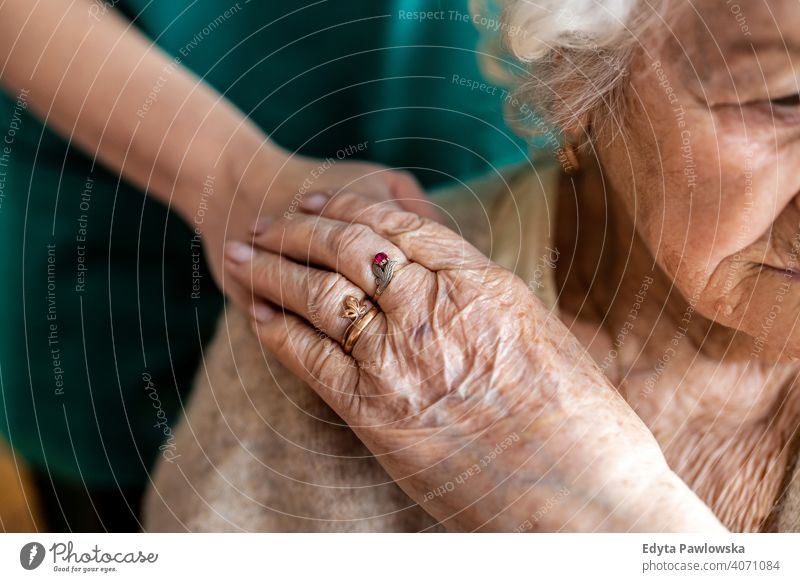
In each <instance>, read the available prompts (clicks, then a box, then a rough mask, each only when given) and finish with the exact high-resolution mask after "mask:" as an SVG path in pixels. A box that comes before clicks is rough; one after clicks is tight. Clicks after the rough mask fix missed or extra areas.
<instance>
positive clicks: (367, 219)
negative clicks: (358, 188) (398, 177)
mask: <svg viewBox="0 0 800 582" xmlns="http://www.w3.org/2000/svg"><path fill="white" fill-rule="evenodd" d="M301 207H302V208H303V210H304V211H305V212H308V213H314V214H318V215H320V216H324V217H326V218H332V219H334V220H339V221H342V222H346V223H353V222H356V223H360V224H364V225H366V226H369V227H370V228H371V229H372V230H374V231H375V232H376V233H378V234H379V235H380V236H382V237H384V238H385V239H387V240H389V241H390V242H392V243H393V244H394V245H395V246H397V247H398V248H399V249H400V250H401V251H403V253H404V254H405V255H406V257H407V258H408V259H409V260H410V261H413V262H415V263H419V264H420V265H422V266H423V267H425V268H427V269H429V270H431V271H444V270H450V269H463V268H469V269H481V268H486V267H487V266H489V264H491V261H490V259H489V258H488V257H486V255H484V254H483V253H481V252H480V251H479V250H478V249H476V248H475V247H474V246H472V245H471V244H470V243H468V242H467V241H466V240H465V239H464V238H463V237H461V236H459V235H458V234H457V233H455V232H453V231H452V230H450V229H449V228H447V227H446V226H444V225H441V224H439V223H437V222H434V221H433V220H431V219H429V218H425V217H422V216H419V215H418V214H414V213H413V212H407V211H404V210H402V209H400V207H399V206H398V205H397V204H396V203H395V202H392V201H387V202H375V201H371V200H366V199H364V197H363V196H360V195H358V194H354V193H352V192H339V193H335V194H333V193H318V194H314V195H313V196H309V197H308V198H305V199H304V200H303V202H302V203H301Z"/></svg>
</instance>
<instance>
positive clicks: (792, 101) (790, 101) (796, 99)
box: [770, 93, 800, 107]
mask: <svg viewBox="0 0 800 582" xmlns="http://www.w3.org/2000/svg"><path fill="white" fill-rule="evenodd" d="M770 103H771V104H772V105H777V106H778V107H797V106H798V105H800V93H795V94H794V95H787V96H786V97H780V98H778V99H771V100H770Z"/></svg>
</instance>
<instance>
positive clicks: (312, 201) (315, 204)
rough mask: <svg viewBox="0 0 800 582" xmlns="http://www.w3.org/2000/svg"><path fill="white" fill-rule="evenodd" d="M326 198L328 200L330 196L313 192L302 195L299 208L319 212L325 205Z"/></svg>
mask: <svg viewBox="0 0 800 582" xmlns="http://www.w3.org/2000/svg"><path fill="white" fill-rule="evenodd" d="M328 200H330V196H327V195H325V194H322V193H319V192H315V193H314V194H309V195H308V196H304V197H303V200H302V202H300V208H302V209H303V210H308V211H309V212H319V211H320V210H322V209H323V208H324V207H325V205H326V204H327V203H328Z"/></svg>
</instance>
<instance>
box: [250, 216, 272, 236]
mask: <svg viewBox="0 0 800 582" xmlns="http://www.w3.org/2000/svg"><path fill="white" fill-rule="evenodd" d="M273 222H275V217H274V216H264V217H262V218H259V219H258V220H257V221H256V222H255V224H253V226H252V227H251V228H250V234H252V235H253V236H258V235H260V234H264V233H265V232H267V228H269V225H270V224H272V223H273Z"/></svg>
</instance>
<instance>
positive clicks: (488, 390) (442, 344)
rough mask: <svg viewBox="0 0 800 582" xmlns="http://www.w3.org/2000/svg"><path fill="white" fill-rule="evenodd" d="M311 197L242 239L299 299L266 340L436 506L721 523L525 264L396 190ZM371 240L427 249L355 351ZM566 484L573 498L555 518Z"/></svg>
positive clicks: (466, 516)
mask: <svg viewBox="0 0 800 582" xmlns="http://www.w3.org/2000/svg"><path fill="white" fill-rule="evenodd" d="M304 208H305V210H307V211H315V210H316V211H319V212H320V213H321V217H316V216H312V215H309V214H303V213H299V214H296V215H294V216H292V217H291V218H289V219H284V220H281V221H277V222H276V221H266V222H262V223H261V224H260V225H259V227H258V228H257V229H256V231H257V234H256V237H255V247H256V248H257V249H258V250H257V251H255V252H254V251H253V250H252V249H250V248H249V247H248V246H246V245H231V246H230V247H229V250H228V259H229V273H230V274H231V275H232V276H233V277H234V278H236V279H237V280H239V281H240V283H241V284H242V285H245V286H252V288H253V290H254V292H255V293H256V294H257V295H258V296H259V297H262V298H264V299H266V300H268V301H269V302H271V303H272V304H278V305H282V307H283V308H284V310H285V311H276V310H275V309H273V308H272V307H269V306H267V305H266V304H261V305H260V308H259V309H258V310H257V311H256V313H254V315H255V317H256V324H255V329H256V331H257V333H258V336H259V338H260V340H261V342H262V345H263V346H264V347H265V348H266V349H267V350H269V351H270V352H272V353H273V354H274V355H276V357H277V358H278V359H279V360H280V361H281V362H282V363H284V364H285V365H286V366H287V367H289V368H290V369H291V370H292V371H294V372H295V373H296V374H298V375H299V376H300V377H301V378H302V379H304V380H305V381H306V382H308V383H309V385H310V386H312V387H313V388H314V389H315V390H316V391H317V392H318V393H319V394H320V395H321V396H322V397H323V399H324V400H325V401H326V402H327V403H328V404H329V405H330V406H331V407H332V408H333V409H334V411H335V412H336V413H337V414H339V415H340V416H341V417H342V418H343V420H344V421H345V422H347V424H348V425H349V426H350V427H352V428H353V430H354V431H355V432H356V434H357V435H358V436H359V438H360V439H361V440H362V441H363V442H364V443H365V444H366V445H367V447H368V448H369V449H370V450H371V451H372V452H373V454H375V455H376V457H377V459H378V461H379V462H380V463H381V464H382V465H383V466H384V468H385V469H386V470H387V472H388V473H389V474H390V475H391V476H392V478H393V479H394V480H395V481H396V482H397V483H398V484H399V485H400V486H401V487H402V488H403V489H404V490H405V491H406V492H407V493H408V494H409V495H410V496H411V497H412V498H413V499H415V500H416V501H417V502H419V503H420V504H421V505H422V507H423V508H424V509H425V510H426V511H428V512H429V513H431V514H432V515H433V516H434V517H436V518H437V519H438V520H440V521H441V522H443V523H444V524H445V525H446V526H447V527H449V528H451V529H457V530H464V529H466V530H473V529H488V530H502V531H509V530H514V529H522V530H526V529H533V528H535V529H542V530H559V529H564V530H592V529H615V530H628V529H634V530H636V529H643V530H649V531H653V530H658V531H661V530H666V531H685V530H698V531H715V530H721V529H722V527H721V525H720V524H719V522H718V521H717V520H716V518H715V517H714V516H713V514H712V513H711V512H710V510H709V509H708V508H707V507H706V506H705V505H704V504H703V503H702V502H701V501H700V500H699V499H697V497H696V496H695V495H694V494H693V493H691V491H690V490H689V489H688V487H686V486H685V484H683V482H681V481H680V479H678V478H677V477H676V476H675V474H674V473H672V471H670V470H669V468H668V467H667V465H666V462H665V461H664V458H663V456H662V454H661V452H660V450H659V448H658V445H657V443H656V442H655V439H653V437H652V435H651V433H650V432H649V431H648V430H647V428H646V427H645V426H644V425H643V424H642V423H641V421H640V420H639V419H638V418H637V417H636V415H635V414H634V413H633V411H632V410H631V409H630V408H629V407H628V406H627V405H626V404H625V402H624V401H623V400H622V398H620V397H619V395H618V394H617V393H616V391H615V390H614V389H613V388H612V387H611V386H610V385H609V383H608V382H607V381H606V379H605V378H604V377H603V376H602V374H601V373H600V371H599V370H598V369H597V367H596V366H595V365H594V364H593V363H592V362H591V360H590V359H589V358H588V357H587V356H586V354H585V350H584V349H583V348H582V347H581V346H580V345H579V344H578V342H577V341H576V340H575V339H574V338H573V337H572V336H571V335H570V334H569V333H568V332H567V330H566V329H565V328H564V326H563V325H561V323H560V322H559V321H558V320H557V319H556V318H554V317H553V316H552V315H550V313H549V312H548V310H546V309H545V308H544V307H543V306H542V305H541V304H540V303H539V302H538V300H537V299H536V298H535V297H534V296H533V295H532V294H531V292H530V290H529V289H528V288H527V286H526V285H525V283H524V282H523V281H522V280H520V279H519V278H517V277H516V276H514V275H513V274H511V273H510V272H508V271H506V270H505V269H502V268H500V267H498V266H497V265H495V264H493V263H492V262H491V261H489V260H488V259H487V258H486V257H485V256H484V255H482V254H481V253H479V252H478V251H477V250H475V249H474V248H473V247H471V246H470V245H469V244H468V243H466V241H464V240H463V239H462V238H461V237H459V236H457V235H456V234H455V233H453V232H452V231H450V230H448V229H446V228H444V227H443V226H441V225H439V224H437V223H435V222H432V221H430V220H426V219H422V218H420V217H419V216H417V215H414V214H411V213H408V212H403V211H401V210H399V209H398V207H397V206H396V205H395V204H393V203H371V202H370V201H369V200H368V199H366V198H365V197H359V196H357V195H353V194H339V195H337V196H335V197H333V198H331V199H327V198H326V197H324V196H321V195H320V196H314V197H310V198H308V199H307V200H306V201H305V205H304ZM373 249H382V250H383V251H384V252H387V253H388V254H389V255H390V257H392V258H394V259H396V260H398V261H399V262H400V264H406V263H408V261H409V260H410V261H412V262H411V264H409V265H408V266H406V267H405V268H404V269H403V270H401V271H400V272H399V273H397V274H396V275H395V279H394V280H393V281H392V283H391V284H390V286H389V287H388V289H387V290H386V292H385V293H384V294H383V295H382V296H381V298H380V300H379V304H380V307H381V313H380V314H379V315H378V316H377V317H376V318H375V320H374V321H373V322H372V323H371V324H370V326H369V327H368V328H367V330H366V331H365V332H364V334H363V335H362V336H361V338H360V339H359V341H358V342H357V343H356V345H355V348H354V350H353V352H352V354H351V355H349V356H348V355H346V354H345V353H344V352H343V351H342V348H341V343H340V342H341V341H342V336H343V333H344V331H345V329H346V327H347V325H348V324H349V320H348V319H346V318H345V317H343V316H342V300H343V298H344V297H346V296H348V295H353V296H356V297H357V298H361V297H363V296H364V294H365V292H366V293H367V294H370V295H371V294H372V293H373V292H374V290H375V282H374V278H373V276H372V274H371V272H370V259H371V255H370V253H371V252H373ZM309 265H315V266H321V267H323V268H324V269H322V268H321V269H317V268H315V267H311V266H309ZM333 269H336V270H338V273H336V272H334V271H333ZM315 327H316V328H317V329H315ZM317 330H321V331H322V332H323V333H324V335H322V336H321V335H320V333H319V331H317ZM565 437H567V438H565ZM584 437H586V440H585V443H586V444H582V443H583V442H584V441H582V439H583V438H584ZM589 443H591V444H590V445H589ZM498 447H499V448H498ZM493 451H494V452H493ZM497 451H499V453H498V452H497ZM621 451H624V452H625V453H624V454H620V453H621ZM476 466H479V467H480V468H479V469H475V467H476ZM594 466H599V467H603V471H602V474H601V475H600V476H601V477H602V478H598V477H599V475H598V474H597V473H595V472H592V471H587V468H590V467H594ZM459 475H462V479H461V481H462V482H463V484H458V485H454V484H453V482H454V479H456V478H457V477H459ZM443 491H444V492H443ZM489 493H490V494H489ZM486 494H489V495H486ZM484 495H486V497H483V496H484ZM554 496H557V498H558V499H561V500H562V501H561V503H560V504H559V505H560V509H559V511H557V512H553V513H552V515H545V516H540V515H539V514H540V513H541V508H542V507H543V506H546V505H548V499H552V498H553V497H554ZM482 497H483V499H481V498H482ZM479 500H480V501H479ZM534 515H536V516H537V518H536V519H535V520H534V521H531V519H533V516H534ZM534 523H535V525H534ZM526 524H527V525H526Z"/></svg>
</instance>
